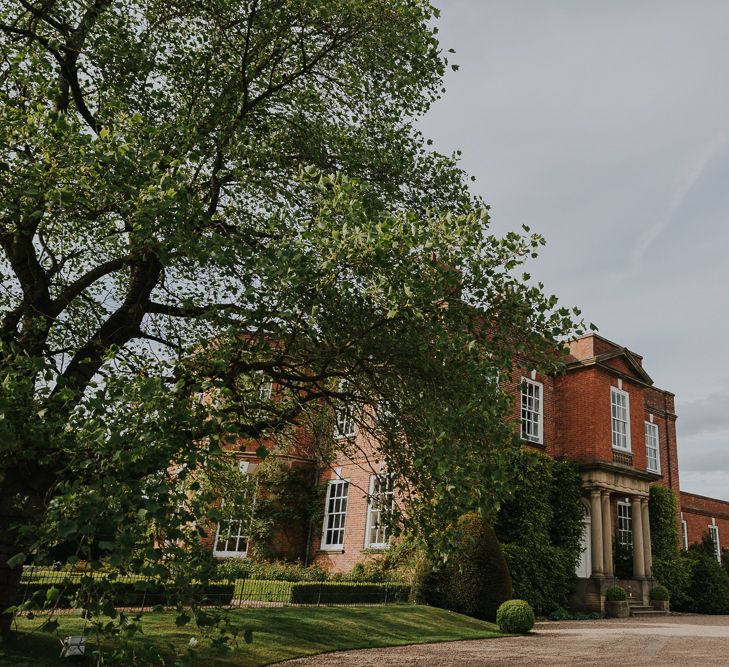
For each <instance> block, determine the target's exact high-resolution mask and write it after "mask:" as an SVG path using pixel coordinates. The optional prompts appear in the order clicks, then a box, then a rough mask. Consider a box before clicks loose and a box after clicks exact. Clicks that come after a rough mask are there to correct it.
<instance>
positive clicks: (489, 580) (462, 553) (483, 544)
mask: <svg viewBox="0 0 729 667" xmlns="http://www.w3.org/2000/svg"><path fill="white" fill-rule="evenodd" d="M459 524H460V526H461V528H462V529H463V533H464V536H465V539H464V541H463V545H462V547H461V548H460V549H459V550H458V551H456V552H455V553H453V554H452V555H451V556H450V558H449V559H448V561H447V562H446V563H445V564H444V565H443V566H441V567H440V568H438V569H437V570H436V571H435V572H434V573H433V575H432V576H433V584H434V585H433V586H432V593H431V604H435V605H436V606H439V607H444V608H445V609H450V610H452V611H456V612H459V613H461V614H468V615H469V616H474V617H475V618H480V619H484V620H487V621H494V620H496V611H497V610H498V608H499V607H500V606H501V604H502V603H503V602H505V601H506V600H509V599H511V595H512V588H511V576H510V574H509V566H508V565H507V563H506V558H505V557H504V552H503V550H502V548H501V544H499V541H498V539H497V538H496V533H494V529H493V528H492V527H491V525H490V524H489V523H488V522H486V521H485V520H484V519H483V518H482V517H481V516H480V515H478V514H476V513H470V514H464V515H463V516H462V517H461V518H460V519H459Z"/></svg>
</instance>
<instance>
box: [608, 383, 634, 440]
mask: <svg viewBox="0 0 729 667" xmlns="http://www.w3.org/2000/svg"><path fill="white" fill-rule="evenodd" d="M623 399H624V400H625V405H623ZM622 411H624V414H623V415H620V414H619V412H622ZM617 424H624V425H625V433H621V432H620V430H619V429H618V430H616V429H615V426H616V425H617ZM610 432H611V438H612V446H613V449H616V450H618V451H620V452H631V451H632V449H631V446H630V394H628V392H627V391H624V390H623V389H618V388H617V387H610Z"/></svg>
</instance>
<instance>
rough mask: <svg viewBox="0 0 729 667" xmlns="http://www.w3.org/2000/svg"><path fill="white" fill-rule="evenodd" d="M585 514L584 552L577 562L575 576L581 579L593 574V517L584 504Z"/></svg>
mask: <svg viewBox="0 0 729 667" xmlns="http://www.w3.org/2000/svg"><path fill="white" fill-rule="evenodd" d="M583 507H584V510H585V516H584V517H583V519H582V552H581V553H580V562H579V563H578V564H577V571H576V572H575V576H577V577H579V578H581V579H588V578H589V577H590V575H591V574H592V519H591V518H590V510H589V509H587V506H586V505H583Z"/></svg>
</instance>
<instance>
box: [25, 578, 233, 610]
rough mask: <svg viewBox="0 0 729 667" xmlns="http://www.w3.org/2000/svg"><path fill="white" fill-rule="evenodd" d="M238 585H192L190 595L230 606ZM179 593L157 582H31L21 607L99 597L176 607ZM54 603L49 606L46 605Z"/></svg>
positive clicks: (66, 603) (138, 604)
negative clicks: (23, 605) (27, 604)
mask: <svg viewBox="0 0 729 667" xmlns="http://www.w3.org/2000/svg"><path fill="white" fill-rule="evenodd" d="M234 588H235V584H234V583H229V582H221V583H209V584H207V585H205V586H202V585H199V584H198V585H193V586H192V587H191V589H190V590H189V591H188V594H190V595H193V596H195V597H196V598H197V601H198V602H199V603H200V604H205V605H216V604H230V602H231V601H232V599H233V592H234ZM179 595H180V592H179V591H178V590H176V589H170V588H168V587H165V586H163V585H162V584H160V583H159V582H155V581H144V580H140V581H123V580H122V581H98V582H94V584H92V585H89V583H88V582H87V581H82V580H81V579H80V578H79V579H75V580H66V581H62V582H59V583H49V582H43V581H31V582H28V583H26V584H23V585H22V587H21V597H20V599H19V600H18V603H19V604H20V603H23V602H28V601H32V603H33V604H31V605H30V606H31V607H32V608H37V607H39V606H51V607H55V608H58V609H64V608H70V607H78V606H79V605H80V604H82V603H83V602H84V601H85V600H87V599H89V600H92V599H96V598H97V597H99V598H103V599H109V600H111V601H113V603H114V604H115V605H116V606H120V607H154V606H156V605H165V606H174V605H176V604H177V602H178V601H179ZM44 602H46V603H51V604H50V605H48V604H43V603H44Z"/></svg>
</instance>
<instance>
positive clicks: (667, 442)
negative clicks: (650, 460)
mask: <svg viewBox="0 0 729 667" xmlns="http://www.w3.org/2000/svg"><path fill="white" fill-rule="evenodd" d="M644 395H645V421H650V415H653V423H654V424H656V425H657V426H658V440H659V445H660V453H661V475H662V476H663V480H662V481H661V482H659V483H662V484H664V485H665V486H667V487H669V488H670V489H672V490H673V492H674V493H675V494H677V495H676V504H677V505H679V504H680V502H679V498H678V493H679V489H680V486H679V474H678V446H677V443H676V413H675V412H674V410H675V408H674V400H673V399H674V397H673V394H671V393H670V392H667V391H663V390H662V389H656V388H655V387H648V388H646V389H645V391H644Z"/></svg>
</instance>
